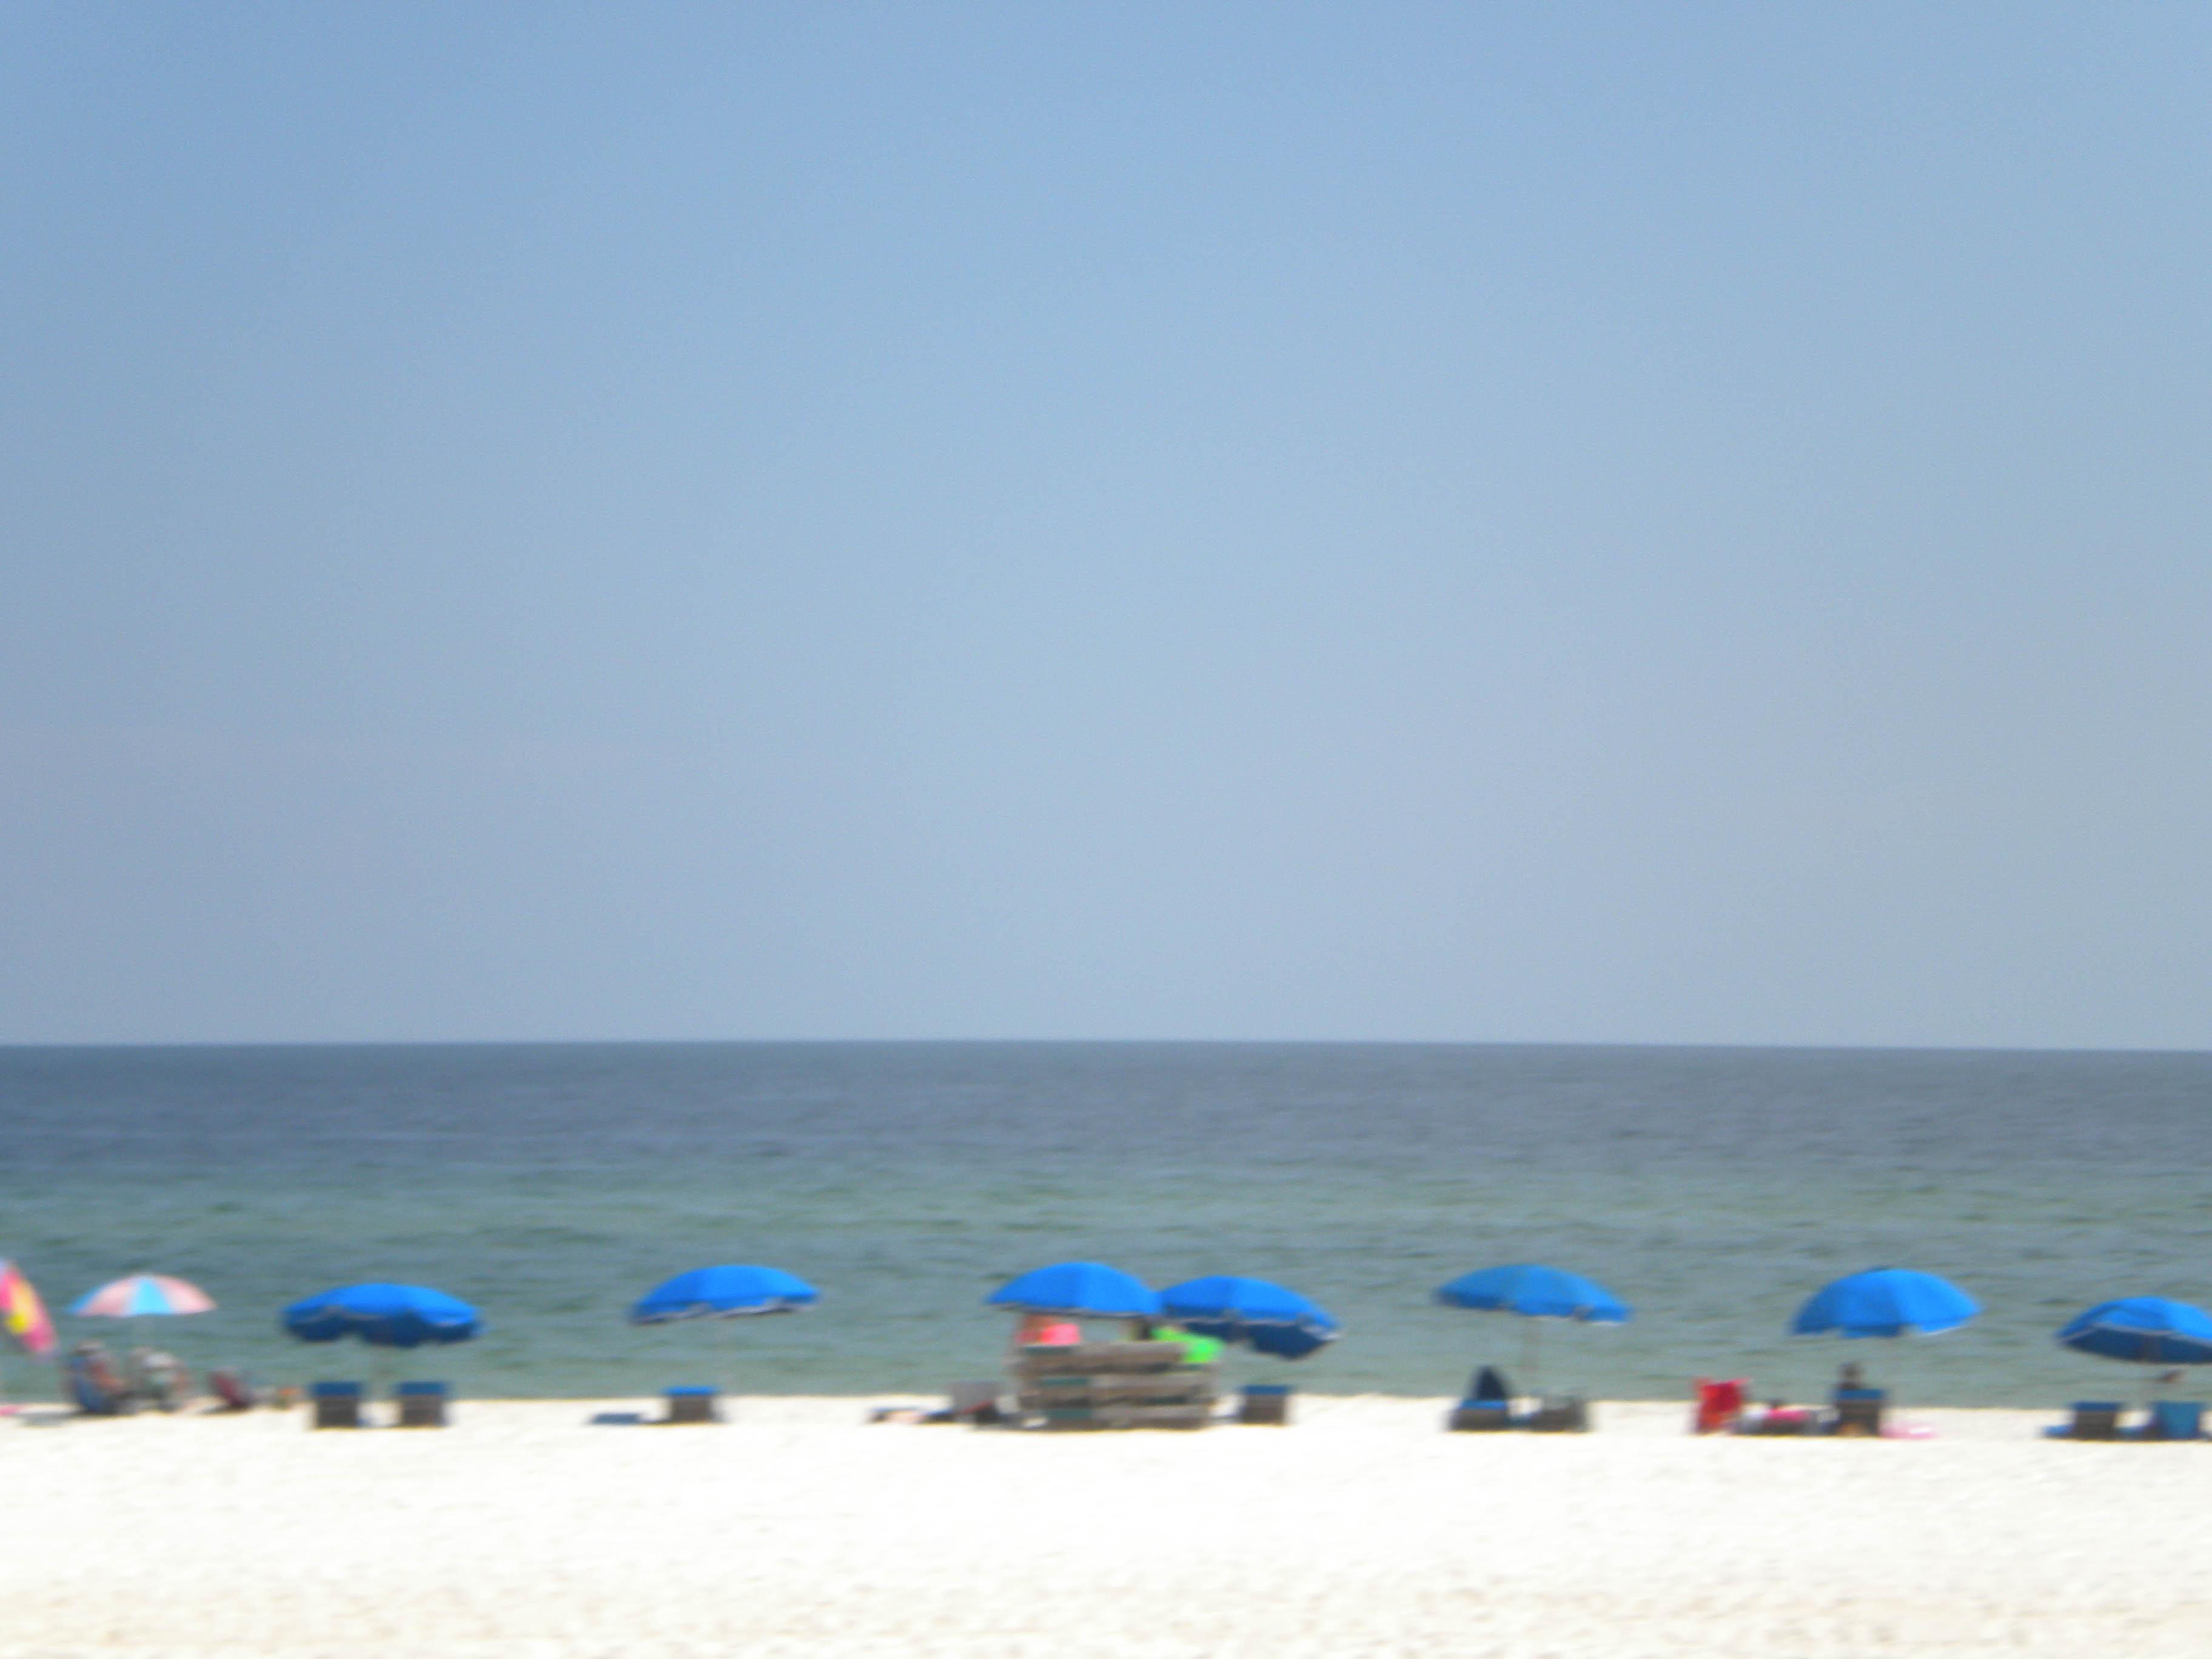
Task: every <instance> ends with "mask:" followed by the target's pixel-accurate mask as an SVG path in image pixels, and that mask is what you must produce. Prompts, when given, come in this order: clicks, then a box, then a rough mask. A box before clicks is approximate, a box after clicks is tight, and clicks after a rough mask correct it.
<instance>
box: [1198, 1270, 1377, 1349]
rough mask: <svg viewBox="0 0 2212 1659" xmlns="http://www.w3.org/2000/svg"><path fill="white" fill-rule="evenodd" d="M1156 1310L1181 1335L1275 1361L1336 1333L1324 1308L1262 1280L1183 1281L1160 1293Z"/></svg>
mask: <svg viewBox="0 0 2212 1659" xmlns="http://www.w3.org/2000/svg"><path fill="white" fill-rule="evenodd" d="M1160 1306H1161V1307H1162V1308H1163V1309H1164V1310H1166V1313H1167V1316H1168V1317H1169V1318H1170V1319H1172V1320H1174V1321H1175V1322H1176V1324H1178V1325H1181V1326H1182V1327H1183V1328H1184V1329H1186V1330H1192V1331H1196V1332H1197V1333H1198V1334H1200V1335H1201V1336H1213V1337H1218V1338H1220V1339H1221V1340H1223V1341H1224V1342H1243V1343H1248V1344H1249V1345H1250V1346H1251V1347H1252V1348H1253V1349H1254V1350H1255V1351H1256V1352H1260V1353H1266V1354H1273V1355H1274V1356H1275V1357H1276V1358H1279V1359H1304V1358H1305V1357H1306V1356H1307V1355H1308V1354H1310V1353H1312V1352H1315V1351H1316V1350H1317V1349H1320V1348H1322V1347H1324V1346H1327V1345H1328V1344H1329V1343H1331V1342H1334V1341H1335V1340H1336V1339H1337V1338H1338V1336H1339V1335H1340V1334H1342V1332H1341V1328H1340V1327H1339V1326H1338V1324H1337V1322H1336V1321H1335V1320H1334V1319H1333V1318H1331V1317H1330V1316H1329V1314H1328V1310H1327V1309H1325V1308H1323V1307H1322V1306H1321V1305H1320V1304H1318V1303H1315V1302H1310V1301H1309V1300H1307V1299H1306V1298H1305V1297H1303V1296H1300V1295H1299V1294H1298V1293H1297V1291H1293V1290H1287V1289H1285V1287H1284V1286H1282V1285H1275V1284H1270V1283H1269V1282H1268V1281H1267V1280H1266V1279H1237V1278H1235V1277H1233V1276H1232V1275H1231V1274H1228V1273H1213V1274H1211V1275H1209V1276H1207V1277H1206V1278H1204V1279H1185V1280H1184V1281H1183V1282H1182V1284H1180V1285H1169V1286H1168V1287H1167V1289H1165V1290H1164V1291H1161V1292H1160Z"/></svg>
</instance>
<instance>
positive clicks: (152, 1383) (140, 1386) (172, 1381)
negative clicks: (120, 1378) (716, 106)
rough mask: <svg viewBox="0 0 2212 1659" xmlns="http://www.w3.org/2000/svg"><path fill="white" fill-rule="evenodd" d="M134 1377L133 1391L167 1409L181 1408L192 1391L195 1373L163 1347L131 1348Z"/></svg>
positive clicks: (131, 1372) (166, 1410)
mask: <svg viewBox="0 0 2212 1659" xmlns="http://www.w3.org/2000/svg"><path fill="white" fill-rule="evenodd" d="M130 1376H131V1393H133V1394H134V1395H137V1396H138V1398H140V1399H141V1400H144V1401H149V1402H150V1403H151V1404H153V1405H155V1406H156V1407H160V1408H161V1410H162V1411H165V1412H173V1411H176V1410H178V1409H179V1407H182V1406H183V1405H184V1404H185V1399H186V1397H187V1396H188V1395H190V1394H191V1387H192V1383H191V1373H190V1372H189V1371H187V1370H185V1367H184V1363H183V1362H182V1361H181V1360H179V1358H177V1357H176V1355H174V1354H173V1353H169V1352H166V1351H164V1350H162V1349H161V1348H133V1349H131V1365H130Z"/></svg>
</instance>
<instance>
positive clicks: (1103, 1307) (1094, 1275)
mask: <svg viewBox="0 0 2212 1659" xmlns="http://www.w3.org/2000/svg"><path fill="white" fill-rule="evenodd" d="M984 1305H985V1306H986V1307H991V1308H1012V1309H1013V1310H1015V1311H1017V1312H1018V1313H1033V1314H1058V1315H1059V1316H1060V1317H1062V1318H1063V1319H1158V1318H1159V1317H1160V1316H1161V1309H1160V1299H1159V1297H1157V1296H1155V1295H1154V1294H1153V1293H1152V1291H1150V1290H1147V1289H1146V1287H1145V1285H1144V1283H1143V1282H1142V1281H1141V1280H1139V1279H1132V1278H1131V1277H1130V1276H1129V1275H1128V1274H1127V1273H1123V1272H1122V1271H1121V1269H1120V1268H1119V1267H1108V1266H1107V1265H1106V1264H1105V1263H1104V1262H1103V1261H1062V1262H1060V1263H1058V1264H1056V1265H1054V1266H1053V1267H1038V1268H1035V1269H1033V1270H1032V1271H1030V1272H1029V1273H1024V1274H1023V1275H1022V1276H1021V1277H1020V1278H1018V1279H1009V1280H1008V1281H1007V1282H1006V1284H1004V1285H1000V1286H999V1288H998V1289H997V1290H995V1291H992V1292H991V1294H990V1295H989V1296H988V1297H985V1298H984Z"/></svg>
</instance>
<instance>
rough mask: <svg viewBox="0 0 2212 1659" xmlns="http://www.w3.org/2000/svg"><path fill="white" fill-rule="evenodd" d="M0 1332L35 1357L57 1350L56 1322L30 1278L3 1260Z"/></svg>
mask: <svg viewBox="0 0 2212 1659" xmlns="http://www.w3.org/2000/svg"><path fill="white" fill-rule="evenodd" d="M0 1331H5V1332H7V1333H8V1334H9V1335H10V1336H12V1337H14V1338H15V1340H16V1341H18V1342H20V1343H21V1344H22V1345H23V1352H26V1353H27V1354H29V1355H31V1356H32V1357H33V1358H39V1357H40V1356H42V1355H46V1354H49V1353H52V1352H53V1351H54V1322H53V1321H52V1320H51V1319H49V1318H48V1317H47V1316H46V1304H45V1303H43V1302H41V1301H40V1300H39V1293H38V1292H37V1291H34V1290H33V1289H32V1288H31V1281H30V1280H29V1279H26V1278H24V1277H23V1274H22V1270H21V1268H19V1267H16V1266H15V1263H14V1262H12V1261H0Z"/></svg>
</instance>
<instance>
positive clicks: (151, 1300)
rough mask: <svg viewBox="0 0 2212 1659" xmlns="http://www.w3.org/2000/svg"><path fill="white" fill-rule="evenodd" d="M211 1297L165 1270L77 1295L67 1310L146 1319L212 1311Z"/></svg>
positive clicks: (136, 1275) (78, 1314)
mask: <svg viewBox="0 0 2212 1659" xmlns="http://www.w3.org/2000/svg"><path fill="white" fill-rule="evenodd" d="M214 1311H215V1298H214V1297H211V1296H210V1295H209V1294H208V1293H207V1292H206V1291H204V1290H202V1289H201V1288H200V1287H199V1286H198V1285H188V1284H186V1283H185V1281H184V1280H183V1279H171V1278H170V1277H169V1276H168V1275H167V1274H166V1273H132V1274H131V1276H130V1277H129V1278H128V1279H117V1280H115V1282H114V1283H112V1284H110V1285H101V1286H100V1288H99V1289H98V1290H96V1291H89V1292H88V1293H87V1294H85V1295H83V1296H81V1297H78V1298H77V1299H76V1301H75V1302H73V1303H71V1304H70V1312H71V1313H72V1314H74V1315H76V1317H78V1318H79V1319H83V1318H86V1317H93V1318H100V1319H150V1318H153V1317H154V1316H156V1315H161V1314H197V1313H213V1312H214Z"/></svg>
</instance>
